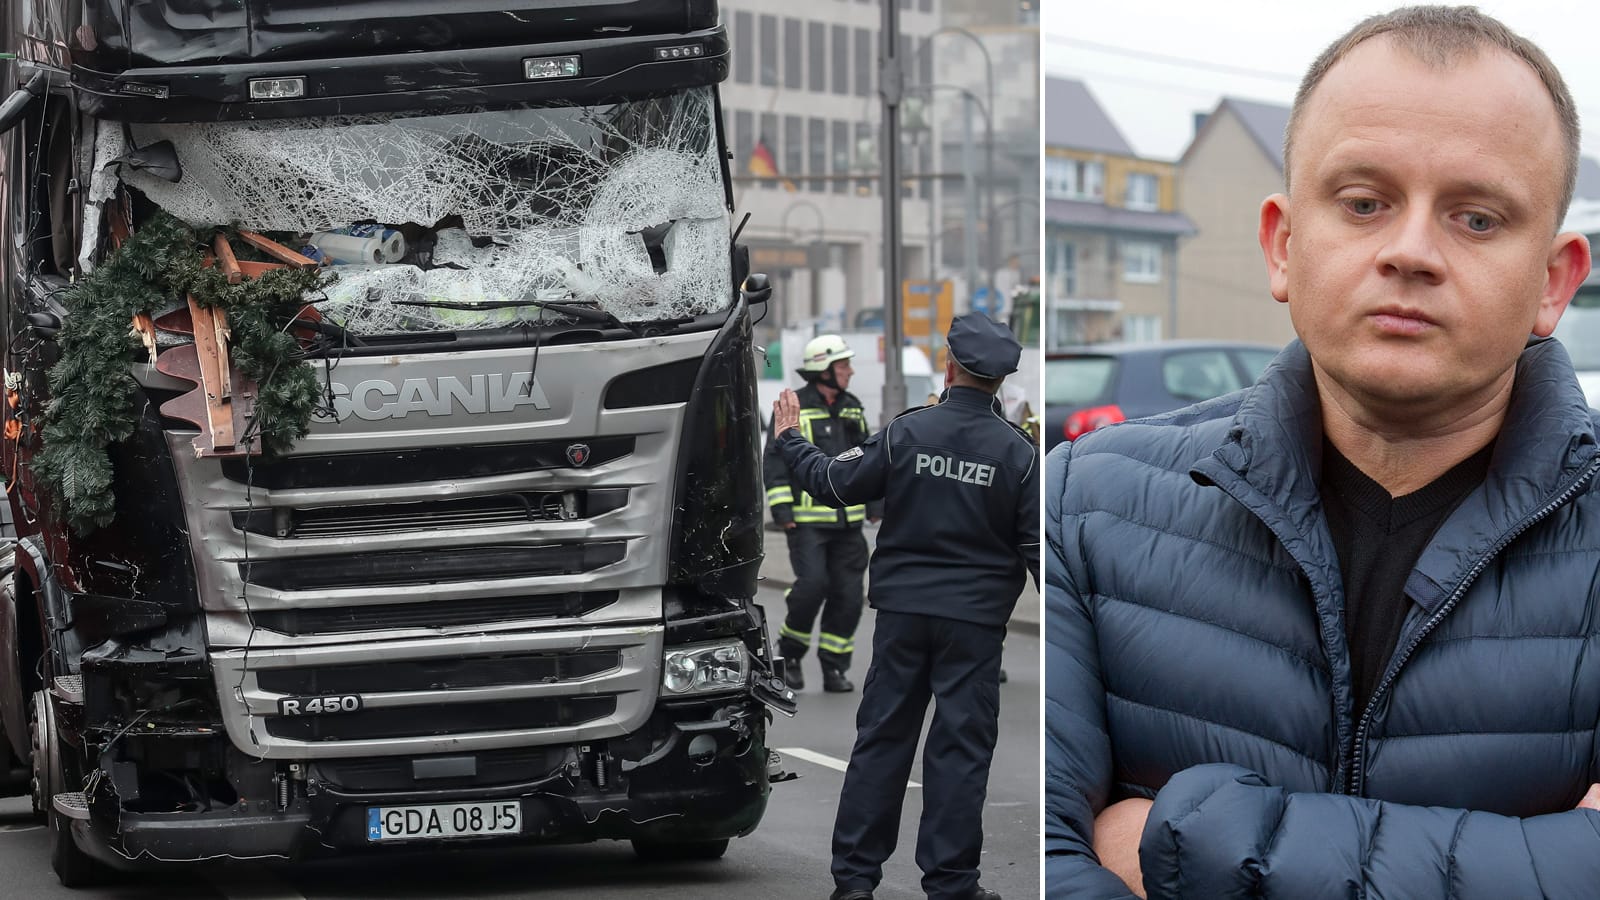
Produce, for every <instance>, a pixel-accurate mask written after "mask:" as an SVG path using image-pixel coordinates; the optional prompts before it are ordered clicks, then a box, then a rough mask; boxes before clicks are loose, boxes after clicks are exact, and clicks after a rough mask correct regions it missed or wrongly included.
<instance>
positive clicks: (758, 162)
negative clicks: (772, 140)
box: [744, 135, 797, 193]
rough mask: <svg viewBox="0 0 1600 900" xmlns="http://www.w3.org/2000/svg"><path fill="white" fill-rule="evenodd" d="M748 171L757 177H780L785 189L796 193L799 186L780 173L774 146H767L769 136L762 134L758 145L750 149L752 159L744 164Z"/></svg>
mask: <svg viewBox="0 0 1600 900" xmlns="http://www.w3.org/2000/svg"><path fill="white" fill-rule="evenodd" d="M744 168H745V171H746V172H749V173H750V174H751V175H754V176H755V177H757V178H780V179H782V184H783V189H784V190H786V191H788V192H790V193H794V192H795V191H796V190H797V188H796V187H795V186H794V182H792V181H790V180H789V179H787V178H783V177H782V176H781V175H779V174H778V161H777V160H776V159H774V158H773V156H772V148H771V147H768V146H767V136H766V135H762V136H761V137H760V138H758V139H757V140H756V147H755V149H754V150H752V151H750V159H749V160H747V161H746V162H745V164H744Z"/></svg>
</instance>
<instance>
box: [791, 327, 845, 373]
mask: <svg viewBox="0 0 1600 900" xmlns="http://www.w3.org/2000/svg"><path fill="white" fill-rule="evenodd" d="M855 355H856V354H855V351H854V350H851V349H850V345H848V344H846V343H845V342H844V338H842V337H839V336H838V335H837V334H820V335H817V336H816V337H814V338H812V339H811V340H809V341H807V342H806V349H805V352H804V354H803V355H802V357H801V359H800V371H802V372H826V371H828V367H829V366H831V365H833V364H834V363H836V362H838V361H839V360H841V359H849V358H850V357H852V356H855Z"/></svg>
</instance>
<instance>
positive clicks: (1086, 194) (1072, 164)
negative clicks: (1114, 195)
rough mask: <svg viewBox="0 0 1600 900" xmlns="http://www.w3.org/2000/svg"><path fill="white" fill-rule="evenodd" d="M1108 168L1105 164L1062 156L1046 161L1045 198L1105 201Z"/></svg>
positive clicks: (1047, 158)
mask: <svg viewBox="0 0 1600 900" xmlns="http://www.w3.org/2000/svg"><path fill="white" fill-rule="evenodd" d="M1105 183H1106V167H1105V164H1104V163H1099V162H1088V161H1085V160H1081V159H1067V158H1066V157H1061V156H1051V157H1046V158H1045V161H1044V192H1045V196H1047V197H1051V198H1053V199H1056V200H1103V199H1104V198H1105Z"/></svg>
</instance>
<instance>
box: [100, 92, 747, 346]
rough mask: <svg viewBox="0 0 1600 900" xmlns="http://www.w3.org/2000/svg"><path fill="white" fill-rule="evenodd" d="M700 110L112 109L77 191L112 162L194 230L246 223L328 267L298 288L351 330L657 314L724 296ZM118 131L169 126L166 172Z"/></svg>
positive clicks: (712, 180)
mask: <svg viewBox="0 0 1600 900" xmlns="http://www.w3.org/2000/svg"><path fill="white" fill-rule="evenodd" d="M715 110H716V107H715V104H714V102H713V95H712V92H711V89H710V88H698V89H693V90H689V91H685V92H682V93H678V94H674V95H671V96H667V97H660V98H653V99H645V100H630V101H623V102H618V103H612V104H607V105H601V106H568V107H540V108H527V109H515V110H498V111H470V112H458V113H450V114H438V115H416V116H411V115H408V116H389V115H386V116H349V117H334V118H322V119H300V120H293V119H291V120H277V121H262V122H226V123H202V124H188V123H185V124H158V125H133V126H131V127H130V128H129V129H128V130H127V131H125V130H124V127H123V126H121V125H112V126H110V127H102V128H101V130H100V133H99V135H98V142H97V148H96V172H97V173H100V175H99V177H97V178H96V188H97V189H96V194H97V195H98V196H102V197H104V196H109V193H110V192H109V191H107V190H106V185H105V184H104V183H103V182H104V181H105V180H107V179H109V178H112V177H114V176H120V177H121V179H122V183H124V184H126V185H128V186H129V187H132V188H134V189H136V190H138V191H139V192H141V193H143V194H144V195H145V196H146V197H147V198H148V199H149V200H151V201H152V202H154V203H155V204H156V205H158V206H160V207H162V208H163V209H165V210H166V211H168V212H170V213H172V214H173V215H175V216H177V217H178V218H180V219H183V220H184V221H185V222H187V223H189V224H190V225H192V226H194V227H196V228H197V229H203V228H207V227H211V226H218V225H233V226H237V227H240V228H244V229H249V230H252V231H258V232H264V233H266V234H268V235H270V236H271V237H272V238H273V239H274V240H277V241H279V242H280V243H283V244H286V245H288V246H290V247H292V248H294V249H296V250H299V251H300V252H302V253H304V254H305V255H307V256H310V257H312V258H313V259H317V260H319V261H323V262H324V263H325V264H327V265H328V266H329V271H331V272H332V273H334V274H336V275H337V276H338V277H337V279H336V280H335V281H334V283H333V284H332V285H331V286H329V287H328V288H327V289H326V297H325V298H324V297H321V296H318V297H314V298H308V299H312V300H314V301H315V304H316V307H317V309H318V311H319V312H320V313H321V314H322V316H323V318H325V319H331V320H333V321H334V322H337V323H338V324H340V325H342V326H344V327H345V328H347V329H350V330H351V331H355V332H358V333H366V334H382V333H395V332H405V331H428V330H460V329H469V328H493V327H500V326H503V325H507V324H511V323H514V322H518V321H536V320H538V319H539V318H540V316H541V315H542V313H541V310H540V308H539V307H537V306H536V305H534V304H537V303H546V302H556V303H566V304H582V305H591V306H597V307H599V308H600V309H602V310H604V311H605V312H608V313H610V314H611V315H613V316H615V317H616V318H617V319H619V320H621V321H623V322H643V321H657V320H663V319H676V318H683V317H688V316H694V315H699V314H703V313H708V312H715V311H717V310H720V309H723V308H726V307H727V306H728V305H729V303H730V302H731V300H732V295H733V287H732V276H731V273H730V266H729V218H728V211H727V208H726V206H725V193H724V190H723V184H722V171H721V167H720V164H719V158H718V143H717V130H716V126H715V114H716V112H715ZM130 134H131V137H132V140H133V142H134V144H135V145H136V146H139V147H148V146H149V145H151V144H153V143H155V142H158V141H163V140H166V141H171V142H172V144H173V146H174V147H175V148H176V150H177V156H178V161H179V163H180V165H181V166H182V178H181V180H180V181H178V182H176V183H173V182H170V181H167V180H163V179H161V178H159V177H156V176H155V175H153V174H151V173H150V172H148V171H145V170H142V169H139V168H135V167H131V166H125V165H124V166H118V165H115V162H116V161H117V160H120V159H122V158H123V156H124V155H125V154H126V153H127V152H128V149H129V148H128V137H129V135H130ZM113 185H114V182H113ZM552 318H554V314H552ZM546 321H549V320H548V319H547V320H546Z"/></svg>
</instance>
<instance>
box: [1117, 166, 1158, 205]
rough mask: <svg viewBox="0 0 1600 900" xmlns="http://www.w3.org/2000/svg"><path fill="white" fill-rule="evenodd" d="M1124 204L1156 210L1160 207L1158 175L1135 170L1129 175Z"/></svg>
mask: <svg viewBox="0 0 1600 900" xmlns="http://www.w3.org/2000/svg"><path fill="white" fill-rule="evenodd" d="M1123 204H1124V205H1125V206H1127V207H1128V208H1129V209H1142V210H1154V209H1159V208H1160V203H1159V202H1158V201H1157V194H1156V176H1154V175H1151V174H1149V173H1148V172H1134V173H1132V174H1130V175H1129V176H1128V191H1127V196H1125V197H1124V198H1123Z"/></svg>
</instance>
